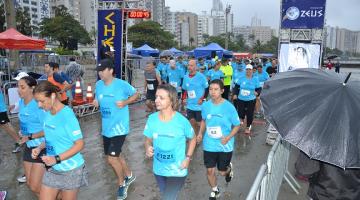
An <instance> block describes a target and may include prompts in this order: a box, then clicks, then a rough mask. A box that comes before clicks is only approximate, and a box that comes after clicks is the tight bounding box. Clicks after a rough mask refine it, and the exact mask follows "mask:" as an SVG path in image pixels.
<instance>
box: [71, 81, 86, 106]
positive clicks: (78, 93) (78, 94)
mask: <svg viewBox="0 0 360 200" xmlns="http://www.w3.org/2000/svg"><path fill="white" fill-rule="evenodd" d="M84 103H86V102H85V101H84V99H83V94H82V90H81V87H80V81H76V84H75V96H74V99H73V101H72V104H73V105H74V106H78V105H82V104H84Z"/></svg>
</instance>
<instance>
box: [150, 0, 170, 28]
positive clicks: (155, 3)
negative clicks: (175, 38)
mask: <svg viewBox="0 0 360 200" xmlns="http://www.w3.org/2000/svg"><path fill="white" fill-rule="evenodd" d="M145 7H146V9H148V10H150V11H151V20H153V21H155V22H157V23H159V24H160V25H162V26H164V25H165V23H166V22H165V21H166V19H165V12H166V11H165V0H148V1H146V2H145Z"/></svg>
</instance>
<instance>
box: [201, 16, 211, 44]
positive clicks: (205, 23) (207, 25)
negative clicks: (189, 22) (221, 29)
mask: <svg viewBox="0 0 360 200" xmlns="http://www.w3.org/2000/svg"><path fill="white" fill-rule="evenodd" d="M213 24H214V20H213V18H212V17H211V16H210V15H208V14H207V13H206V11H203V12H202V13H201V15H199V16H198V46H202V45H204V43H205V40H204V37H203V36H204V35H209V36H213V35H214V25H213Z"/></svg>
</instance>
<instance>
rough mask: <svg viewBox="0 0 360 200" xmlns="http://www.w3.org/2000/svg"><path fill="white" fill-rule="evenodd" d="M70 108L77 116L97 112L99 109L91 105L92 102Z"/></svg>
mask: <svg viewBox="0 0 360 200" xmlns="http://www.w3.org/2000/svg"><path fill="white" fill-rule="evenodd" d="M72 109H73V111H74V113H75V115H76V116H77V117H84V116H88V115H92V114H95V113H98V112H99V109H98V108H96V107H95V106H93V105H92V104H84V105H79V106H72Z"/></svg>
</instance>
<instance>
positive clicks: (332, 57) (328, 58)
mask: <svg viewBox="0 0 360 200" xmlns="http://www.w3.org/2000/svg"><path fill="white" fill-rule="evenodd" d="M337 57H338V56H337V55H331V56H328V57H327V58H326V59H327V60H331V59H334V58H337Z"/></svg>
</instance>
